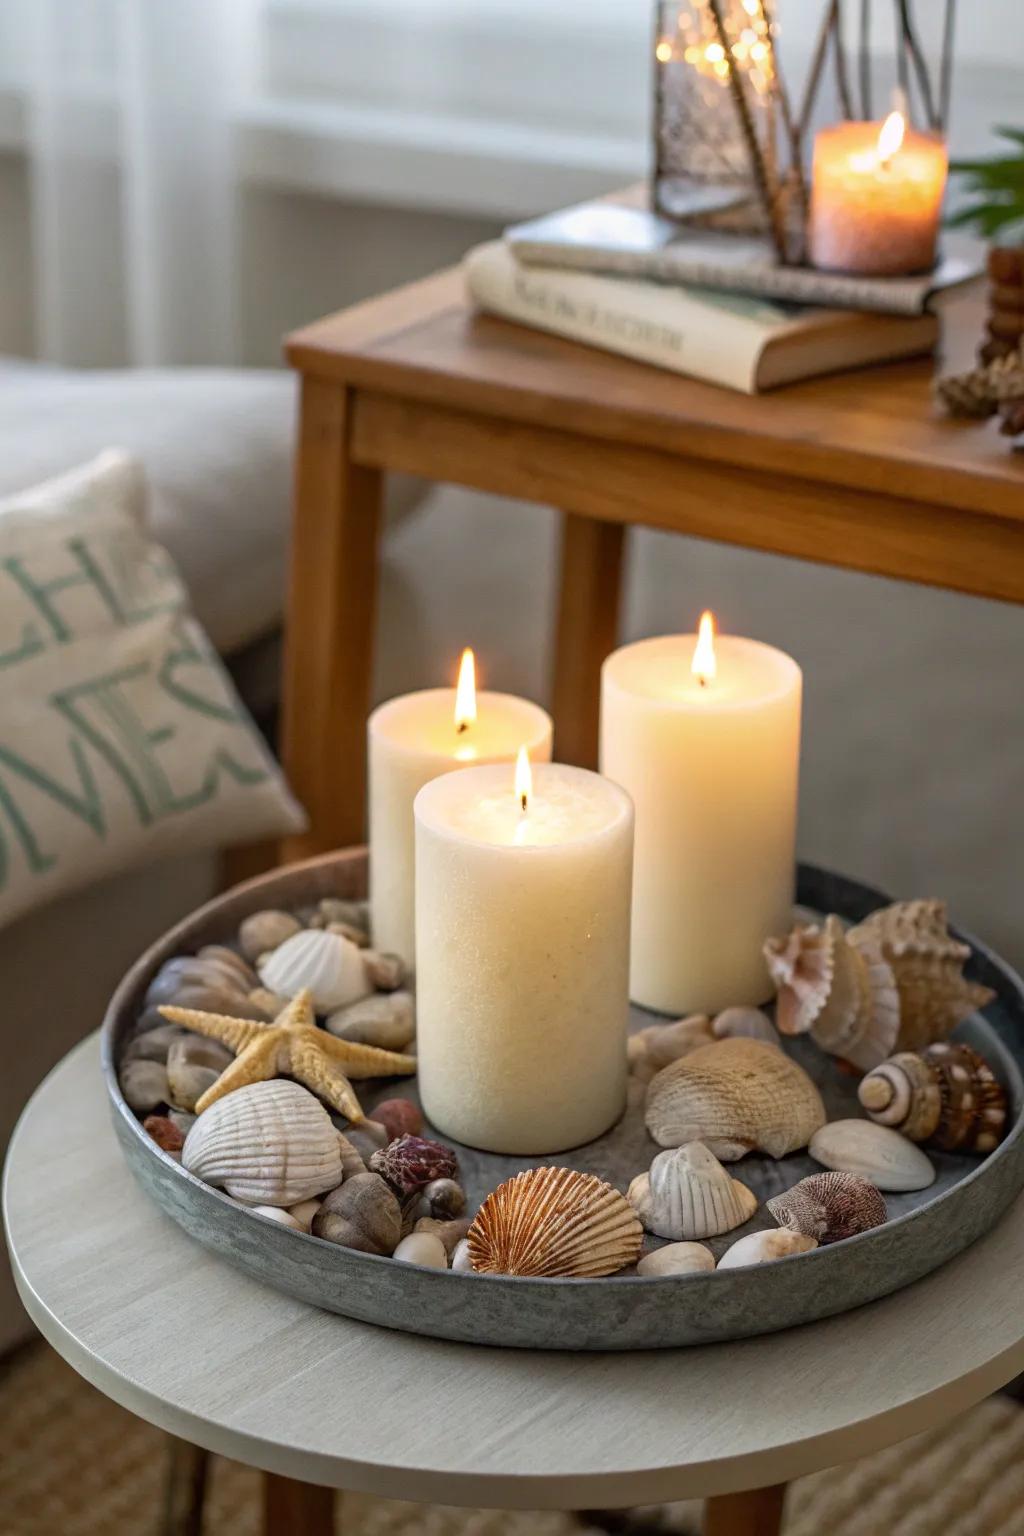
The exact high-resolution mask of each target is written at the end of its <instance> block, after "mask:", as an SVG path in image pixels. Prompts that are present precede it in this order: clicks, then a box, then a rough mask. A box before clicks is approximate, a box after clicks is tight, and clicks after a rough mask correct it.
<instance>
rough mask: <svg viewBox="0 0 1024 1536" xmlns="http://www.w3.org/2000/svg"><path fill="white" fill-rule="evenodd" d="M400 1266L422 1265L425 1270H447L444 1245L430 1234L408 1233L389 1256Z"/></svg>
mask: <svg viewBox="0 0 1024 1536" xmlns="http://www.w3.org/2000/svg"><path fill="white" fill-rule="evenodd" d="M391 1257H392V1258H393V1259H397V1260H398V1262H399V1263H400V1264H423V1265H425V1266H426V1268H427V1269H447V1268H448V1254H447V1253H446V1251H445V1246H444V1243H442V1241H441V1239H440V1238H439V1237H435V1236H434V1234H433V1233H432V1232H410V1234H409V1236H408V1237H403V1238H402V1241H401V1242H400V1243H399V1245H398V1247H397V1248H396V1249H395V1251H394V1253H393V1254H392V1255H391Z"/></svg>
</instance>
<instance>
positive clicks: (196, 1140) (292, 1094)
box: [181, 1078, 342, 1206]
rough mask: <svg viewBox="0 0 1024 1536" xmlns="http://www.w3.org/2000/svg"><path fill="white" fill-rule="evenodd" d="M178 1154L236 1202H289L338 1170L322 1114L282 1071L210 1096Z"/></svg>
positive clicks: (328, 1181)
mask: <svg viewBox="0 0 1024 1536" xmlns="http://www.w3.org/2000/svg"><path fill="white" fill-rule="evenodd" d="M181 1160H182V1163H183V1165H184V1166H185V1167H186V1168H187V1169H188V1171H189V1173H194V1174H195V1176H196V1178H197V1179H202V1180H203V1182H204V1183H205V1184H213V1185H217V1186H219V1187H221V1188H223V1189H225V1190H226V1191H227V1193H228V1194H229V1195H231V1196H232V1197H233V1198H234V1199H235V1200H238V1201H240V1202H241V1203H242V1204H243V1205H273V1206H290V1205H297V1204H298V1203H299V1201H300V1200H308V1199H309V1198H310V1197H311V1196H312V1195H318V1194H322V1193H323V1191H324V1190H328V1189H333V1188H334V1187H335V1185H337V1184H340V1183H341V1177H342V1166H341V1146H340V1142H339V1139H338V1132H337V1131H336V1130H335V1128H334V1125H333V1124H332V1122H331V1117H330V1115H328V1113H327V1111H326V1110H325V1109H324V1107H323V1105H322V1104H321V1103H320V1102H319V1100H318V1099H316V1098H314V1096H313V1094H311V1093H310V1092H309V1091H308V1090H307V1089H305V1088H303V1087H302V1086H301V1085H300V1084H299V1083H291V1082H287V1081H286V1080H285V1079H284V1078H274V1079H272V1080H271V1081H269V1082H265V1083H251V1084H250V1085H249V1086H248V1087H245V1088H237V1089H236V1090H235V1091H234V1093H229V1094H226V1095H225V1096H224V1098H222V1099H218V1100H217V1101H216V1102H215V1103H213V1104H211V1105H210V1107H209V1109H207V1110H205V1111H204V1112H203V1114H201V1115H200V1116H199V1119H198V1120H197V1121H196V1123H195V1125H194V1126H193V1127H192V1129H191V1130H190V1131H189V1133H188V1136H187V1137H186V1138H185V1145H184V1147H183V1148H182V1153H181Z"/></svg>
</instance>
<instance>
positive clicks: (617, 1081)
mask: <svg viewBox="0 0 1024 1536" xmlns="http://www.w3.org/2000/svg"><path fill="white" fill-rule="evenodd" d="M415 810H416V978H417V991H416V1037H417V1055H418V1060H419V1089H420V1097H421V1100H422V1103H423V1108H424V1111H425V1113H426V1115H427V1118H428V1119H429V1120H430V1122H431V1124H432V1125H434V1126H436V1127H437V1129H438V1130H439V1131H443V1132H444V1133H445V1134H446V1135H448V1136H452V1137H454V1138H455V1140H457V1141H460V1142H464V1143H466V1144H467V1145H469V1146H473V1147H481V1148H483V1149H485V1150H486V1151H489V1152H504V1153H509V1154H518V1155H521V1156H543V1155H547V1154H549V1153H554V1152H560V1151H563V1150H565V1149H566V1148H568V1147H575V1146H581V1145H583V1144H584V1143H586V1142H588V1141H592V1140H594V1138H595V1137H597V1136H600V1135H602V1134H603V1133H604V1132H605V1131H607V1130H608V1129H609V1127H610V1126H611V1125H613V1124H614V1123H615V1121H616V1120H617V1119H618V1118H619V1116H620V1115H621V1114H622V1112H623V1110H624V1108H625V1102H626V1032H627V1021H628V1016H629V995H628V984H629V899H630V894H629V893H630V879H631V867H632V852H633V807H632V805H631V803H630V800H629V797H628V795H626V794H625V793H624V792H623V790H621V789H620V788H618V786H617V785H615V784H610V783H609V782H608V781H607V780H605V779H602V778H601V777H600V776H599V775H598V774H595V773H588V772H587V771H586V770H585V769H582V768H569V767H565V766H563V765H562V764H546V765H541V766H539V767H538V768H536V769H535V770H534V780H533V784H532V787H527V788H524V787H523V784H522V781H520V783H519V786H518V788H517V787H516V784H515V783H514V776H513V773H512V770H511V769H509V768H508V767H504V766H502V767H486V768H466V769H463V770H462V771H461V772H457V773H450V774H446V775H445V776H444V777H443V778H440V779H435V780H434V781H433V782H432V783H430V784H428V785H426V786H425V788H423V789H422V790H420V793H419V794H418V795H417V797H416V807H415Z"/></svg>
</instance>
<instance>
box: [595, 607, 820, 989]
mask: <svg viewBox="0 0 1024 1536" xmlns="http://www.w3.org/2000/svg"><path fill="white" fill-rule="evenodd" d="M705 624H707V625H710V615H705V620H702V628H704V626H705ZM708 634H709V631H708V630H705V634H704V639H705V641H707V640H708ZM702 668H703V670H702ZM801 684H802V676H801V672H800V668H799V667H798V666H797V664H796V662H795V661H793V660H792V658H791V657H789V656H787V655H785V654H784V653H783V652H782V651H777V650H774V649H773V648H772V647H771V646H768V645H762V644H759V643H758V642H757V641H754V640H745V639H741V638H740V637H738V636H734V635H722V636H719V637H717V639H716V640H715V641H714V649H713V652H708V653H706V659H705V655H702V651H701V650H698V642H697V637H696V636H694V635H669V636H664V637H661V638H658V639H654V640H641V641H639V642H638V643H637V644H635V645H627V646H624V647H623V648H622V649H621V650H618V651H615V652H613V654H612V655H611V656H609V657H608V659H607V661H606V662H605V664H604V668H603V671H602V688H601V771H602V772H603V773H605V774H607V775H608V777H609V778H610V779H614V780H615V782H616V783H617V784H621V785H622V786H623V788H624V789H626V790H627V791H628V793H629V794H630V796H631V797H632V799H633V802H634V805H635V808H636V847H635V853H634V862H633V939H632V968H631V980H630V996H631V997H632V999H633V1001H634V1002H635V1003H639V1004H641V1005H642V1006H644V1007H646V1008H653V1009H656V1010H658V1011H659V1012H662V1013H672V1014H682V1013H709V1014H711V1013H716V1012H717V1011H718V1010H719V1009H722V1008H727V1007H729V1006H730V1005H731V1004H733V1003H761V1002H764V1001H765V999H766V998H768V997H769V996H770V995H771V984H770V981H769V977H768V972H767V969H766V966H765V963H764V959H763V957H762V953H761V947H762V945H763V943H764V941H765V939H767V938H769V937H770V936H771V935H772V934H777V933H784V932H786V931H787V930H788V929H789V927H790V924H791V920H792V904H793V887H794V878H795V859H796V851H795V842H796V811H797V777H798V768H799V756H800V698H801Z"/></svg>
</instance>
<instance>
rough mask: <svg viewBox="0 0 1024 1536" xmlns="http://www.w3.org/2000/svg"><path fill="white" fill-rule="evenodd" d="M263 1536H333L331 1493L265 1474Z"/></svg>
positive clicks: (332, 1495)
mask: <svg viewBox="0 0 1024 1536" xmlns="http://www.w3.org/2000/svg"><path fill="white" fill-rule="evenodd" d="M263 1536H334V1489H333V1488H318V1487H317V1486H316V1484H315V1483H296V1482H294V1481H293V1480H292V1479H291V1478H290V1477H276V1476H275V1475H274V1473H272V1472H264V1474H263Z"/></svg>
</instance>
